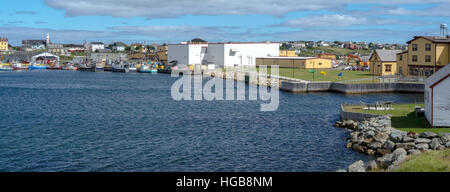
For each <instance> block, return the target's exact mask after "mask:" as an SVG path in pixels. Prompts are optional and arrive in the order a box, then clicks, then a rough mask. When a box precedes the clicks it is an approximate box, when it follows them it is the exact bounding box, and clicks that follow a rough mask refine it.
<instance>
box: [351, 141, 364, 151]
mask: <svg viewBox="0 0 450 192" xmlns="http://www.w3.org/2000/svg"><path fill="white" fill-rule="evenodd" d="M352 149H353V150H355V151H358V152H360V153H364V151H365V150H364V149H365V148H364V146H362V145H360V144H358V143H353V145H352Z"/></svg>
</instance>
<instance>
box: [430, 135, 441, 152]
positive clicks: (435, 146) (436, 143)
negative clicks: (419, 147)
mask: <svg viewBox="0 0 450 192" xmlns="http://www.w3.org/2000/svg"><path fill="white" fill-rule="evenodd" d="M439 146H441V140H440V139H439V138H433V139H432V140H431V143H430V148H431V149H433V150H436V149H438V148H439Z"/></svg>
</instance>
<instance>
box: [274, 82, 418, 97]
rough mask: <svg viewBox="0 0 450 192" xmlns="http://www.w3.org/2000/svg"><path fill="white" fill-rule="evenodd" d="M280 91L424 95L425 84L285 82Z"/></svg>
mask: <svg viewBox="0 0 450 192" xmlns="http://www.w3.org/2000/svg"><path fill="white" fill-rule="evenodd" d="M280 89H282V90H284V91H288V92H294V93H304V92H321V91H332V92H339V93H345V94H359V93H383V92H411V93H423V92H424V85H423V84H413V83H373V84H372V83H365V84H344V83H333V82H308V83H305V82H294V81H284V82H282V83H281V87H280Z"/></svg>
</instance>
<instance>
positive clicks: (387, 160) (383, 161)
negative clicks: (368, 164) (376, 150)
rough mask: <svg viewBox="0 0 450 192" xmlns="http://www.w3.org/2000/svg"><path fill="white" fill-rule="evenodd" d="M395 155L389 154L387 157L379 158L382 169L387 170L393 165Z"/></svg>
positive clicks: (378, 161) (378, 162)
mask: <svg viewBox="0 0 450 192" xmlns="http://www.w3.org/2000/svg"><path fill="white" fill-rule="evenodd" d="M393 156H394V155H393V154H392V153H389V154H386V155H383V157H379V158H377V164H378V165H379V166H380V167H381V168H384V169H385V168H387V167H388V166H389V165H391V163H392V161H393V160H392V159H393Z"/></svg>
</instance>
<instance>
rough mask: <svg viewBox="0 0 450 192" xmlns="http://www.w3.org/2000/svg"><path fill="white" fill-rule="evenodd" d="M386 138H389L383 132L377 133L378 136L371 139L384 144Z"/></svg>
mask: <svg viewBox="0 0 450 192" xmlns="http://www.w3.org/2000/svg"><path fill="white" fill-rule="evenodd" d="M388 138H389V135H388V134H386V133H383V132H381V133H378V134H376V135H375V137H373V139H374V140H375V141H378V142H382V143H384V142H386V140H387V139H388Z"/></svg>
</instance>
